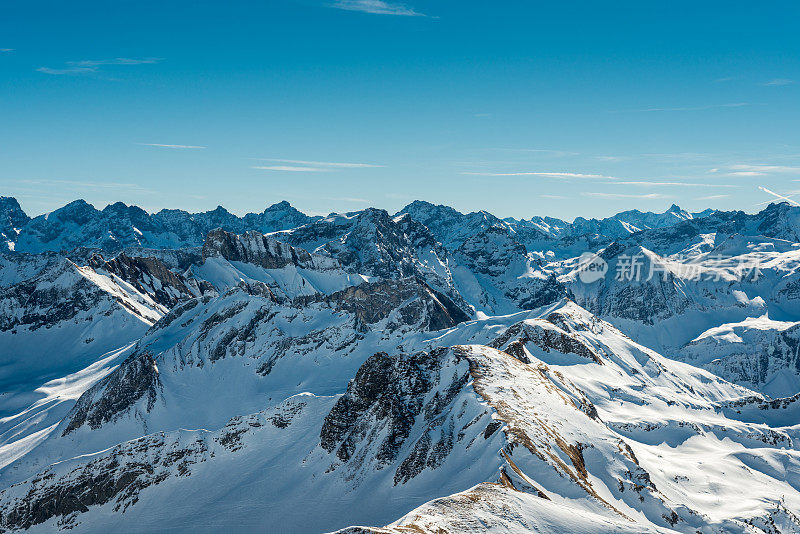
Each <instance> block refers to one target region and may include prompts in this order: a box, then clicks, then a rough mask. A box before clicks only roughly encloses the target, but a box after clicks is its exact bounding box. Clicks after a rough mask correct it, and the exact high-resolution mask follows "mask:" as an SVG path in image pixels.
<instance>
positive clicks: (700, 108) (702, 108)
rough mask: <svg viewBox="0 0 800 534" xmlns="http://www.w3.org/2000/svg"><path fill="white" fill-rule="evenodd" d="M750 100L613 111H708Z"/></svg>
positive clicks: (731, 106)
mask: <svg viewBox="0 0 800 534" xmlns="http://www.w3.org/2000/svg"><path fill="white" fill-rule="evenodd" d="M749 105H750V104H749V103H748V102H732V103H729V104H710V105H708V106H687V107H674V108H643V109H622V110H617V111H612V113H649V112H658V111H706V110H709V109H720V108H741V107H744V106H749Z"/></svg>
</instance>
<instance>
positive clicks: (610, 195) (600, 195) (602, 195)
mask: <svg viewBox="0 0 800 534" xmlns="http://www.w3.org/2000/svg"><path fill="white" fill-rule="evenodd" d="M581 195H582V196H585V197H596V198H640V199H649V198H670V197H669V196H668V195H662V194H660V193H646V194H643V195H628V194H623V193H595V192H582V193H581Z"/></svg>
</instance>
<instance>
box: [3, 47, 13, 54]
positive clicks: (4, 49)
mask: <svg viewBox="0 0 800 534" xmlns="http://www.w3.org/2000/svg"><path fill="white" fill-rule="evenodd" d="M13 51H14V49H13V48H0V52H3V53H5V52H13Z"/></svg>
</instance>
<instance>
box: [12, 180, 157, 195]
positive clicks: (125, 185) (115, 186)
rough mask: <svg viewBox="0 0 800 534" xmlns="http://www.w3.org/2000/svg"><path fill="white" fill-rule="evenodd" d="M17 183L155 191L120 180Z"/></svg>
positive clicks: (23, 182) (151, 192)
mask: <svg viewBox="0 0 800 534" xmlns="http://www.w3.org/2000/svg"><path fill="white" fill-rule="evenodd" d="M17 183H21V184H28V185H36V186H46V187H47V188H53V187H68V188H69V189H75V188H78V187H80V188H87V189H103V190H108V189H112V190H116V191H125V192H130V193H148V194H154V193H155V191H153V190H151V189H147V188H145V187H142V186H141V185H139V184H129V183H120V182H89V181H80V180H45V179H41V180H39V179H33V180H17Z"/></svg>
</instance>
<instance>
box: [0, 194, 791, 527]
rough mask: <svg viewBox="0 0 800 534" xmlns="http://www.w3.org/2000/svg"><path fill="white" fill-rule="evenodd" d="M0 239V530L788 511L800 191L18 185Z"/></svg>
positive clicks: (612, 521) (528, 522)
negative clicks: (569, 197) (645, 207)
mask: <svg viewBox="0 0 800 534" xmlns="http://www.w3.org/2000/svg"><path fill="white" fill-rule="evenodd" d="M0 249H2V252H0V532H18V531H26V532H31V533H39V532H54V531H62V530H63V531H69V530H71V531H73V532H81V533H83V532H87V533H98V534H99V533H108V532H119V533H140V532H170V533H190V534H198V533H206V532H209V533H210V532H215V533H216V532H228V533H238V532H270V533H272V532H291V533H322V532H340V533H347V534H368V533H369V534H378V533H381V534H389V533H392V534H409V533H437V534H446V533H453V534H455V533H462V532H476V533H477V532H491V533H522V532H547V533H549V532H569V533H572V532H587V533H608V532H614V533H643V532H662V533H663V532H687V533H696V532H701V533H729V532H730V533H800V208H798V207H793V206H790V205H789V204H786V203H781V204H771V205H769V206H767V207H766V208H765V209H763V211H761V212H759V213H755V214H748V213H745V212H741V211H736V212H721V211H713V210H706V211H703V212H700V213H689V212H686V211H684V210H682V209H681V208H680V207H678V206H674V205H673V206H672V207H670V208H669V209H668V210H667V211H666V212H664V213H643V212H639V211H636V210H633V211H627V212H623V213H619V214H617V215H615V216H613V217H609V218H606V219H602V220H597V219H583V218H578V219H576V220H574V221H573V222H567V221H562V220H558V219H554V218H549V217H533V218H531V219H522V220H518V219H511V218H507V219H501V218H498V217H495V216H494V215H492V214H490V213H487V212H477V213H468V214H463V213H460V212H458V211H456V210H454V209H452V208H450V207H446V206H438V205H434V204H431V203H428V202H422V201H415V202H413V203H411V204H409V205H408V206H406V207H405V208H403V209H402V210H400V211H399V212H398V213H396V214H390V213H388V212H386V211H384V210H380V209H372V208H370V209H365V210H363V211H358V212H352V213H342V214H338V213H333V214H330V215H328V216H327V217H319V216H313V217H312V216H308V215H305V214H303V213H301V212H300V211H298V210H296V209H295V208H293V207H292V206H291V205H289V204H288V203H287V202H280V203H278V204H274V205H272V206H270V207H268V208H266V210H264V211H263V212H262V213H250V214H247V215H245V216H244V217H238V216H236V215H234V214H232V213H230V212H228V211H226V210H225V209H224V208H222V207H218V208H217V209H215V210H213V211H209V212H205V213H187V212H184V211H180V210H163V211H160V212H158V213H153V214H151V213H148V212H146V211H144V210H142V209H140V208H138V207H136V206H128V205H125V204H123V203H116V204H112V205H109V206H107V207H105V208H104V209H102V210H98V209H96V208H95V207H93V206H92V205H90V204H88V203H86V202H84V201H82V200H77V201H75V202H72V203H70V204H68V205H66V206H64V207H62V208H60V209H58V210H55V211H53V212H51V213H47V214H45V215H40V216H37V217H33V218H31V217H29V216H28V215H27V214H26V213H25V212H24V211H23V210H22V208H21V207H20V205H19V203H18V202H17V201H16V200H15V199H13V198H10V197H0ZM587 252H588V253H592V254H591V255H590V257H591V258H593V260H592V261H595V262H599V263H601V264H602V265H604V266H607V272H605V275H604V276H603V275H602V273H600V274H599V275H598V276H594V277H591V278H592V279H588V277H587V276H585V275H586V274H587V272H586V270H585V266H586V263H585V261H584V260H583V259H582V258H586V254H585V253H587ZM634 267H635V270H632V268H634ZM592 274H595V273H592Z"/></svg>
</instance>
